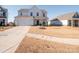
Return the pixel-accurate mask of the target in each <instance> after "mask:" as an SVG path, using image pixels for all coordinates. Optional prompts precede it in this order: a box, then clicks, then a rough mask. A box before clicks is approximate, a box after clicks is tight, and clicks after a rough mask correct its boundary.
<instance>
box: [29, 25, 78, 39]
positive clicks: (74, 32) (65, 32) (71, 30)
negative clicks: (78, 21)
mask: <svg viewBox="0 0 79 59" xmlns="http://www.w3.org/2000/svg"><path fill="white" fill-rule="evenodd" d="M29 32H30V33H37V34H44V35H51V36H54V37H60V38H78V39H79V28H78V27H68V26H57V27H56V26H49V27H46V29H40V28H39V27H37V26H32V27H31V29H30V30H29Z"/></svg>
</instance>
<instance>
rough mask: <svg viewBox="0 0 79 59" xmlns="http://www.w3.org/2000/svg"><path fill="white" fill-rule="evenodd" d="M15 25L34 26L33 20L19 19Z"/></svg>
mask: <svg viewBox="0 0 79 59" xmlns="http://www.w3.org/2000/svg"><path fill="white" fill-rule="evenodd" d="M15 23H16V25H19V26H31V25H33V19H17V20H16V22H15Z"/></svg>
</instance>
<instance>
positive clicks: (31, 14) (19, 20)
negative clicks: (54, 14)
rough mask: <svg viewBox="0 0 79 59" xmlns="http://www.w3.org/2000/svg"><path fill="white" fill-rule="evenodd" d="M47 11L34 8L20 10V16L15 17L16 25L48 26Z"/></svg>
mask: <svg viewBox="0 0 79 59" xmlns="http://www.w3.org/2000/svg"><path fill="white" fill-rule="evenodd" d="M47 20H48V17H47V11H46V10H43V9H39V8H38V7H37V6H33V7H32V8H31V9H20V10H18V16H16V17H15V20H14V22H15V24H16V25H19V26H26V25H27V26H28V25H29V26H30V25H40V24H47Z"/></svg>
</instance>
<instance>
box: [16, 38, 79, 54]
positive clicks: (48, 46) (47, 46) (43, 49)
mask: <svg viewBox="0 0 79 59" xmlns="http://www.w3.org/2000/svg"><path fill="white" fill-rule="evenodd" d="M15 52H16V53H52V52H53V53H58V52H60V53H62V52H63V53H64V52H66V53H67V52H71V53H72V52H79V46H76V45H67V44H63V43H56V42H52V41H46V40H41V39H36V38H32V37H25V38H24V39H23V41H22V42H21V44H20V45H19V47H18V48H17V49H16V51H15Z"/></svg>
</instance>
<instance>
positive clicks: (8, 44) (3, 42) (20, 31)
mask: <svg viewBox="0 0 79 59" xmlns="http://www.w3.org/2000/svg"><path fill="white" fill-rule="evenodd" d="M29 28H30V26H17V27H14V28H12V29H8V30H6V31H3V32H0V52H15V50H16V48H17V47H18V45H19V43H20V42H21V41H22V39H23V38H24V37H25V35H26V34H27V32H28V30H29Z"/></svg>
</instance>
